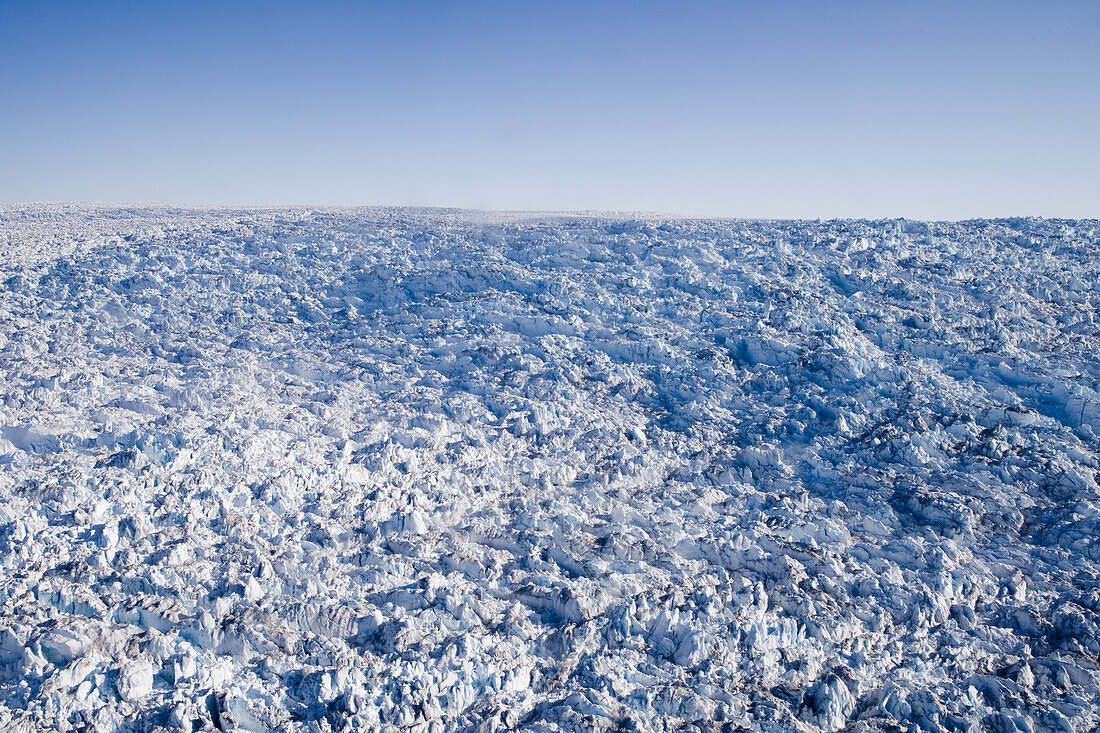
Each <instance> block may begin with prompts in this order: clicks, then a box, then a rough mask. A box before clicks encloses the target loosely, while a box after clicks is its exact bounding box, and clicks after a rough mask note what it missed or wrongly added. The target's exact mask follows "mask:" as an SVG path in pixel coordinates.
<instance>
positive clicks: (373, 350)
mask: <svg viewBox="0 0 1100 733" xmlns="http://www.w3.org/2000/svg"><path fill="white" fill-rule="evenodd" d="M1098 247H1100V222H1097V221H1049V220H1041V219H1012V220H997V221H971V222H960V223H923V222H913V221H906V220H890V221H830V222H824V221H817V222H808V221H805V222H794V221H787V222H784V221H759V222H751V221H714V220H676V219H664V218H660V217H637V216H635V217H631V216H612V215H553V216H552V215H535V214H532V215H522V214H480V213H469V212H458V211H440V210H409V209H349V210H336V209H325V210H308V209H301V208H299V209H282V210H269V209H263V210H248V209H213V210H208V209H186V208H126V207H117V206H114V207H112V206H84V205H60V204H58V205H27V206H5V207H0V293H2V295H0V323H2V324H3V327H2V329H0V609H2V612H0V728H2V729H3V730H7V731H39V730H59V731H116V730H117V731H150V730H152V731H159V730H171V731H185V732H192V733H194V732H197V731H211V730H226V731H227V730H245V731H268V730H271V731H317V732H321V731H326V732H327V731H367V730H392V731H397V730H401V731H430V732H432V733H434V732H436V731H451V730H456V731H457V730H470V731H475V730H476V731H496V730H506V729H511V728H516V729H522V730H529V731H566V730H576V731H596V730H637V731H650V730H655V731H671V730H702V731H719V730H723V731H726V730H730V731H732V730H767V731H836V730H841V729H850V730H856V731H925V732H928V733H935V732H939V731H993V732H995V733H1035V732H1038V731H1079V732H1083V731H1088V730H1096V729H1097V727H1098V726H1100V714H1098V712H1097V711H1098V709H1100V667H1098V657H1100V539H1098V538H1100V489H1098V486H1097V479H1098V477H1100V439H1098V435H1100V325H1098V321H1097V318H1098V316H1097V308H1098V306H1100V288H1098V286H1097V283H1098V282H1100V255H1098V252H1100V250H1098Z"/></svg>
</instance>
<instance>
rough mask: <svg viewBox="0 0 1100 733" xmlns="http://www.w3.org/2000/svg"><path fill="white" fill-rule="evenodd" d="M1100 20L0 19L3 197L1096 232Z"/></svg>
mask: <svg viewBox="0 0 1100 733" xmlns="http://www.w3.org/2000/svg"><path fill="white" fill-rule="evenodd" d="M1098 38H1100V2H1095V1H1089V2H1049V1H1048V2H1032V3H1020V2H1012V1H1011V0H1008V1H1001V2H960V1H957V2H943V3H940V2H904V3H903V2H889V1H888V0H887V1H883V2H866V3H864V2H759V3H741V2H722V3H719V2H691V1H690V0H689V1H687V2H667V3H649V2H630V3H627V2H622V3H619V2H598V1H596V2H521V1H515V2H499V3H497V2H488V1H481V2H468V3H457V2H443V1H442V0H440V1H437V2H418V1H417V0H411V1H406V2H397V1H394V2H377V3H375V2H360V3H353V2H310V3H250V2H220V3H212V2H211V3H208V2H133V3H126V2H94V3H92V2H48V1H47V2H31V1H29V0H24V1H21V2H9V1H7V0H0V201H8V202H17V201H41V200H83V201H138V202H162V203H189V204H230V205H238V204H256V205H270V204H312V205H316V204H332V205H359V204H363V205H373V204H410V205H428V206H460V207H472V208H491V209H540V210H547V209H553V210H560V209H605V210H606V209H617V210H625V209H630V210H650V211H665V212H671V213H680V214H690V215H716V216H734V217H803V218H814V217H838V216H856V217H860V216H866V217H892V216H907V217H912V218H942V219H949V218H950V219H953V218H967V217H974V216H1011V215H1046V216H1066V217H1086V216H1100V42H1098V41H1097V39H1098Z"/></svg>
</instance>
